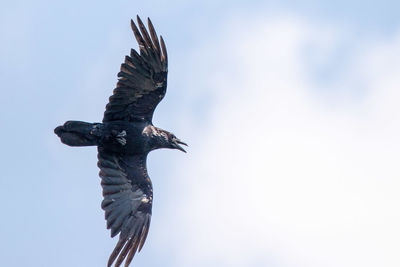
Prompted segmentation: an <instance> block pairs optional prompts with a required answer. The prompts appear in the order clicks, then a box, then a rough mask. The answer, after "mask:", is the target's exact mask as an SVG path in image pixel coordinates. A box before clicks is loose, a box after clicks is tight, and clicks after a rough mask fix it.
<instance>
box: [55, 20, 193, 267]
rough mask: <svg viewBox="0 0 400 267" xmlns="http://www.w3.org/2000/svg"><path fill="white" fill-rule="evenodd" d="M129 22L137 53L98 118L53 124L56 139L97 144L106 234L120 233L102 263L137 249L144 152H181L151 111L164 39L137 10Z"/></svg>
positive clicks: (159, 87)
mask: <svg viewBox="0 0 400 267" xmlns="http://www.w3.org/2000/svg"><path fill="white" fill-rule="evenodd" d="M137 24H138V26H136V24H135V22H134V21H133V20H132V19H131V28H132V31H133V33H134V36H135V38H136V41H137V43H138V45H139V53H138V52H137V51H136V50H135V49H131V51H130V55H129V56H125V61H124V62H123V63H122V64H121V69H120V72H119V73H118V82H117V85H116V88H115V89H114V91H113V94H112V95H111V96H110V98H109V102H108V104H107V105H106V109H105V112H104V116H103V120H102V122H101V123H90V122H84V121H67V122H65V123H64V124H63V125H61V126H58V127H56V128H55V129H54V132H55V134H56V135H57V136H58V137H59V138H60V139H61V142H62V143H64V144H66V145H68V146H72V147H81V146H97V151H98V154H97V158H98V163H97V165H98V167H99V169H100V172H99V176H100V178H101V186H102V191H103V197H104V199H103V201H102V203H101V208H102V209H103V210H104V212H105V219H106V222H107V228H108V229H110V230H111V237H112V238H113V237H115V236H116V235H119V239H118V242H117V244H116V246H115V248H114V250H113V251H112V253H111V255H110V257H109V260H108V263H107V266H108V267H110V266H112V265H113V264H114V263H115V264H114V266H115V267H118V266H120V265H121V264H122V263H123V262H124V260H125V265H124V266H125V267H127V266H129V264H130V263H131V261H132V259H133V257H134V255H135V253H136V252H137V251H138V252H140V250H141V249H142V247H143V245H144V243H145V241H146V237H147V233H148V231H149V226H150V220H151V215H152V211H151V210H152V203H153V187H152V182H151V180H150V177H149V175H148V173H147V167H146V158H147V155H148V153H149V152H150V151H152V150H155V149H160V148H170V149H177V150H180V151H182V152H185V153H186V151H185V149H184V148H183V147H182V146H187V144H186V143H185V142H183V141H181V140H180V139H178V138H177V137H176V136H175V135H174V134H173V133H171V132H168V131H166V130H163V129H161V128H158V127H155V126H154V125H153V123H152V119H153V113H154V110H155V108H156V106H157V105H158V103H160V101H161V100H162V99H163V98H164V96H165V94H166V89H167V73H168V56H167V49H166V46H165V42H164V40H163V38H162V36H160V39H158V37H157V33H156V31H155V29H154V26H153V24H152V22H151V20H150V19H149V18H148V19H147V24H148V29H149V31H147V29H146V27H145V25H144V24H143V22H142V20H141V19H140V17H139V16H137Z"/></svg>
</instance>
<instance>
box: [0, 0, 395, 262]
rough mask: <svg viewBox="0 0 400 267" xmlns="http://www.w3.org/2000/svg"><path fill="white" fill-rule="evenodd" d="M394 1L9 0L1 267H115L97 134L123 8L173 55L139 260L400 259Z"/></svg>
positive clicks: (4, 45)
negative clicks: (87, 130) (93, 128)
mask: <svg viewBox="0 0 400 267" xmlns="http://www.w3.org/2000/svg"><path fill="white" fill-rule="evenodd" d="M399 9H400V2H398V1H385V0H383V1H379V3H378V2H377V1H355V0H350V1H341V0H339V1H289V0H286V1H275V0H273V1H256V0H253V1H211V0H206V1H180V0H172V1H146V2H145V1H143V2H135V1H113V2H112V3H109V2H106V1H103V2H99V1H85V2H80V1H63V2H61V1H57V2H56V1H46V0H43V1H27V0H25V1H13V2H10V1H9V2H4V3H2V8H1V10H0V36H1V40H2V42H0V58H1V60H0V83H1V88H2V89H1V92H2V97H3V101H2V104H1V105H0V125H1V132H0V145H1V147H2V151H3V153H1V155H0V162H1V163H0V166H1V170H2V171H1V175H0V192H1V193H0V201H1V202H2V203H3V210H2V217H1V220H0V235H1V238H0V257H1V259H2V265H4V266H9V267H14V266H18V267H19V266H30V267H43V266H58V267H64V266H65V267H66V266H77V267H80V266H86V267H87V266H105V265H106V262H107V259H108V257H109V254H110V253H111V251H112V249H113V248H114V246H115V244H116V242H117V240H116V238H114V239H111V238H110V233H109V232H108V230H107V229H106V227H105V225H106V224H105V220H104V214H103V211H102V210H101V208H100V203H101V200H102V196H101V187H100V178H99V177H98V169H97V166H96V161H97V158H96V154H97V152H96V148H94V147H86V148H71V147H68V146H65V145H63V144H61V143H60V142H59V140H58V138H57V137H56V136H55V135H54V133H53V129H54V128H55V127H56V126H58V125H60V124H63V123H64V122H65V121H66V120H83V121H93V122H95V121H96V122H98V121H101V119H102V115H103V112H104V107H105V105H106V103H107V100H108V97H109V96H110V95H111V93H112V90H113V88H114V86H115V84H116V81H117V77H116V74H117V72H118V70H119V67H120V64H121V63H122V61H123V58H124V56H125V55H126V54H127V53H128V52H129V49H130V48H131V47H133V48H136V47H137V45H136V43H135V40H134V37H133V34H132V32H131V30H130V25H129V20H130V18H134V17H135V16H136V14H139V15H140V16H141V17H142V19H143V18H146V17H150V18H151V19H152V21H153V24H154V26H155V28H156V30H157V33H158V34H161V35H163V37H164V39H165V41H166V45H167V49H168V55H169V76H168V93H167V95H166V97H165V98H164V100H163V101H162V102H161V103H160V105H159V106H158V107H157V110H156V112H155V115H154V120H153V123H154V124H155V125H156V126H159V127H161V128H163V129H167V130H169V131H172V132H173V133H174V134H176V135H177V136H178V137H179V138H180V139H182V140H184V141H185V142H187V143H188V144H189V148H188V149H187V151H188V153H187V154H184V153H180V152H179V151H172V150H158V151H154V152H152V153H151V154H150V155H149V157H148V170H149V175H150V177H151V178H152V181H153V186H154V204H153V217H152V223H151V227H150V232H149V236H148V238H147V241H146V244H145V246H144V248H143V250H142V251H141V252H140V253H139V254H138V255H136V256H135V258H134V260H133V263H132V266H149V267H151V266H165V267H186V266H194V267H197V266H199V267H200V266H210V267H213V266H218V267H220V266H246V267H259V266H271V267H303V266H304V267H319V266H327V267H339V266H340V267H342V266H349V267H350V266H352V267H353V266H366V267H368V266H385V267H391V266H400V258H399V257H398V251H399V250H400V245H399V242H398V240H400V230H399V229H398V225H400V213H399V211H398V207H399V205H400V195H399V194H398V191H399V188H400V180H399V178H400V171H399V168H398V160H399V151H400V142H399V141H398V137H399V136H400V123H399V119H398V118H399V117H400V106H399V105H398V99H399V98H400V92H399V91H398V88H399V84H400V75H399V74H400V73H399V72H400V19H399V18H398V12H397V11H398V10H399Z"/></svg>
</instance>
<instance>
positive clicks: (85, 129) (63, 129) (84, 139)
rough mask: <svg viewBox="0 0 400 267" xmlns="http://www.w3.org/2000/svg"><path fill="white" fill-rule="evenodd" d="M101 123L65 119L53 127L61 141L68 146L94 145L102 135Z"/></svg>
mask: <svg viewBox="0 0 400 267" xmlns="http://www.w3.org/2000/svg"><path fill="white" fill-rule="evenodd" d="M102 126H103V124H101V123H89V122H83V121H67V122H66V123H64V125H62V126H58V127H57V128H55V129H54V133H55V134H56V135H58V137H60V139H61V142H63V143H64V144H66V145H69V146H96V145H98V143H99V141H100V139H101V136H102Z"/></svg>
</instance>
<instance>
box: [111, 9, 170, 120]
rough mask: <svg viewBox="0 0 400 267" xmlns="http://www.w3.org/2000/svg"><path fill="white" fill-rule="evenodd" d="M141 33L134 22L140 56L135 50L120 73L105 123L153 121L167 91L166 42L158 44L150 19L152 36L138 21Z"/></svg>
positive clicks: (126, 59) (132, 50) (133, 27)
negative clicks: (155, 111)
mask: <svg viewBox="0 0 400 267" xmlns="http://www.w3.org/2000/svg"><path fill="white" fill-rule="evenodd" d="M137 21H138V24H139V28H140V32H139V30H138V28H137V27H136V25H135V23H134V22H133V21H132V20H131V26H132V30H133V33H134V34H135V37H136V40H137V42H138V44H139V51H140V55H139V54H138V53H137V52H136V51H135V50H134V49H131V54H130V56H126V57H125V63H123V64H122V65H121V71H120V72H119V73H118V77H119V80H118V83H117V87H116V88H115V89H114V93H113V95H112V96H111V97H110V99H109V103H108V104H107V106H106V111H105V113H104V118H103V122H108V121H115V120H123V121H137V120H147V121H150V122H151V120H152V118H153V112H154V109H155V108H156V106H157V104H158V103H159V102H160V101H161V100H162V99H163V98H164V95H165V93H166V90H167V72H168V59H167V50H166V48H165V44H164V40H163V38H162V36H160V40H161V46H160V43H159V41H158V37H157V34H156V31H155V30H154V27H153V24H152V23H151V21H150V19H148V26H149V30H150V35H149V33H148V32H147V30H146V27H145V26H144V25H143V23H142V21H141V20H140V18H139V16H138V17H137Z"/></svg>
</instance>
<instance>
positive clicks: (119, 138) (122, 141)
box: [116, 130, 126, 146]
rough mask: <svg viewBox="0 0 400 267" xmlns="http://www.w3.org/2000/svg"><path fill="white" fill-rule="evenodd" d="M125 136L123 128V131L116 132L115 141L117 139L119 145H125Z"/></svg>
mask: <svg viewBox="0 0 400 267" xmlns="http://www.w3.org/2000/svg"><path fill="white" fill-rule="evenodd" d="M125 136H126V131H125V130H124V131H122V132H120V133H118V134H117V138H116V139H117V141H118V143H120V144H121V145H123V146H124V145H126V139H125Z"/></svg>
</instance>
